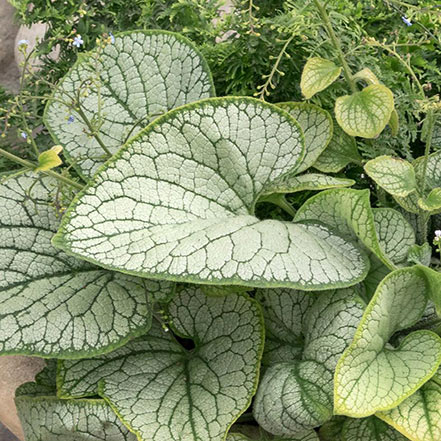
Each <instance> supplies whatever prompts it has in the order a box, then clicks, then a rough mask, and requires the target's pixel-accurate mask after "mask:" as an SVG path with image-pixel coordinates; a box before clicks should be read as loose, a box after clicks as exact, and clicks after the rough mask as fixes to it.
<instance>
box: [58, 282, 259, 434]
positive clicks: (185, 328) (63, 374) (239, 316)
mask: <svg viewBox="0 0 441 441" xmlns="http://www.w3.org/2000/svg"><path fill="white" fill-rule="evenodd" d="M168 315H169V316H170V324H171V327H172V329H173V330H174V331H175V332H176V333H177V334H178V335H179V336H181V337H183V338H185V339H192V340H193V341H194V343H195V349H193V350H187V349H185V348H183V347H182V346H181V345H180V344H179V343H178V342H177V341H176V340H175V339H174V337H173V336H172V335H170V334H171V332H170V331H169V332H166V331H165V330H164V329H163V328H162V327H161V326H160V325H158V324H156V323H155V324H154V325H153V326H152V329H151V330H150V332H149V334H148V335H146V336H145V337H143V338H141V339H138V340H135V341H133V342H131V343H129V344H128V345H126V346H124V347H122V348H121V349H119V350H117V351H115V352H112V353H111V354H108V355H105V356H103V357H100V358H94V359H91V360H81V361H77V362H73V361H64V362H63V363H62V365H61V366H60V368H61V369H60V377H59V380H58V384H59V386H60V391H61V394H64V395H66V392H68V394H69V395H85V394H94V393H96V390H97V383H98V382H100V387H99V389H98V392H99V394H100V395H102V396H103V397H105V398H106V400H108V401H109V402H110V403H111V405H112V407H113V408H114V409H115V410H116V411H117V413H118V415H120V417H121V418H122V419H123V421H124V422H125V424H126V425H127V426H128V427H130V429H131V430H133V431H134V432H135V433H136V434H137V436H138V437H139V440H140V441H141V440H142V441H150V440H152V439H155V441H162V440H164V441H171V440H179V441H199V440H202V439H204V440H210V441H221V440H223V439H224V437H225V434H226V432H227V430H228V429H229V427H230V426H231V424H232V423H233V421H235V420H236V419H237V418H238V417H239V415H240V414H241V413H242V412H243V411H245V410H246V409H247V408H248V406H249V404H250V401H251V397H252V396H253V395H254V393H255V390H256V386H257V380H258V376H259V365H260V359H261V355H262V349H263V319H262V316H261V311H260V307H259V305H258V303H257V302H256V301H254V300H252V299H250V298H249V297H247V296H245V295H241V294H240V295H235V294H229V295H227V296H224V297H208V296H206V295H204V293H203V292H202V290H201V289H200V288H196V287H192V286H188V287H186V288H185V289H183V290H182V291H180V292H179V293H178V294H177V295H176V296H175V297H174V298H173V300H172V301H171V303H170V304H169V307H168Z"/></svg>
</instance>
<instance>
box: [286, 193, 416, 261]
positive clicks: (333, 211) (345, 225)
mask: <svg viewBox="0 0 441 441" xmlns="http://www.w3.org/2000/svg"><path fill="white" fill-rule="evenodd" d="M388 210H389V211H388V212H387V216H386V217H385V216H384V215H381V216H380V212H377V213H379V214H375V211H373V210H372V209H371V206H370V200H369V191H368V190H351V189H335V190H327V191H323V192H321V193H319V194H317V195H316V196H313V197H312V198H310V199H308V200H307V201H306V202H305V203H304V204H303V205H302V206H301V207H300V208H299V210H298V211H297V214H296V217H295V220H296V221H307V220H309V221H313V220H315V221H320V222H323V223H324V224H325V225H328V226H330V227H332V228H333V229H335V230H336V231H338V232H339V233H340V234H342V235H343V236H344V237H348V238H352V239H358V240H360V241H361V242H362V243H363V244H364V245H365V246H366V247H367V248H368V249H369V250H370V251H372V252H373V253H374V254H375V256H376V257H377V258H378V259H380V260H381V262H383V263H384V264H385V265H386V266H387V267H388V268H389V269H395V268H396V266H395V264H396V263H400V261H401V259H402V253H400V250H399V249H398V248H399V246H398V242H400V241H401V240H402V239H403V238H406V242H405V243H404V244H403V250H402V251H403V253H404V252H405V253H407V250H408V248H409V247H410V246H412V245H413V244H414V243H412V241H411V240H410V237H411V227H410V225H409V223H408V222H407V221H406V220H405V219H404V217H403V216H402V215H401V214H400V213H399V212H398V211H395V210H392V209H388ZM384 222H386V223H385V225H384V226H382V225H383V223H384ZM389 225H394V226H395V227H396V228H395V229H394V230H392V231H387V234H385V230H386V229H387V227H388V226H389ZM377 229H378V230H379V231H377ZM383 231H384V232H383ZM380 236H381V238H380ZM385 241H387V242H385ZM389 242H390V243H389ZM387 250H394V251H393V253H392V255H391V256H389V255H388V254H387ZM394 259H399V260H398V261H395V260H394Z"/></svg>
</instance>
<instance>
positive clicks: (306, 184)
mask: <svg viewBox="0 0 441 441" xmlns="http://www.w3.org/2000/svg"><path fill="white" fill-rule="evenodd" d="M354 184H355V181H354V180H352V179H345V178H336V177H334V176H328V175H322V174H319V173H306V174H304V175H300V176H294V175H291V174H289V173H288V174H287V175H284V176H282V177H281V178H279V179H276V180H275V181H273V182H271V184H270V185H268V186H267V187H266V188H265V190H264V192H263V195H267V194H274V193H281V194H285V193H295V192H298V191H304V190H326V189H329V188H342V187H351V186H352V185H354Z"/></svg>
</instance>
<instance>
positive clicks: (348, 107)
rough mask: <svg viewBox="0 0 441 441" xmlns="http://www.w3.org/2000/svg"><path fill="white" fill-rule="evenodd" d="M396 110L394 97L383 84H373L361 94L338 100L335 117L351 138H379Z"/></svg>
mask: <svg viewBox="0 0 441 441" xmlns="http://www.w3.org/2000/svg"><path fill="white" fill-rule="evenodd" d="M393 110H394V96H393V94H392V92H391V91H390V89H388V88H387V87H386V86H383V85H382V84H373V85H371V86H368V87H366V88H365V89H363V90H362V91H361V92H355V93H354V94H352V95H346V96H342V97H339V98H337V100H336V101H335V117H336V118H337V122H338V124H339V125H340V127H341V128H342V129H343V130H344V131H345V132H346V133H347V134H348V135H351V136H361V137H363V138H375V137H377V136H378V135H379V134H380V133H381V132H382V131H383V129H384V128H385V127H386V124H387V123H388V122H389V120H390V117H391V114H392V111H393Z"/></svg>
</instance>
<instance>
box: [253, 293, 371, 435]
mask: <svg viewBox="0 0 441 441" xmlns="http://www.w3.org/2000/svg"><path fill="white" fill-rule="evenodd" d="M257 298H258V299H259V300H260V301H261V302H262V303H263V305H264V317H265V326H266V330H267V339H266V345H265V352H264V359H263V362H264V365H266V366H269V368H268V369H267V371H266V372H265V375H264V377H263V379H262V381H261V383H260V385H259V390H258V392H257V395H256V399H255V404H254V415H255V418H256V420H257V421H258V423H259V424H260V425H261V426H262V427H263V428H264V429H265V430H267V431H268V432H271V433H274V434H275V435H280V436H290V435H293V434H297V433H303V432H305V431H307V430H310V429H312V428H314V427H317V426H319V425H321V424H323V423H324V422H325V421H327V420H329V419H330V417H331V416H332V413H333V405H332V403H333V374H334V369H335V366H336V364H337V361H338V359H339V357H340V356H341V354H342V353H343V351H344V350H345V348H346V346H347V345H348V344H349V343H350V342H351V340H352V338H353V336H354V333H355V330H356V328H357V325H358V322H359V321H360V318H361V316H362V314H363V307H364V305H363V304H362V302H361V301H360V300H359V299H358V298H357V297H356V295H355V293H354V290H353V289H352V288H348V289H344V290H337V291H327V292H324V293H320V295H317V296H313V295H311V294H309V293H304V292H301V291H293V290H287V289H285V290H280V289H279V290H261V291H258V293H257Z"/></svg>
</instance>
